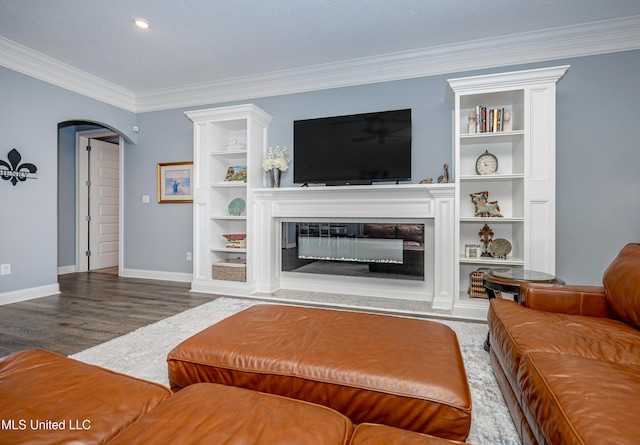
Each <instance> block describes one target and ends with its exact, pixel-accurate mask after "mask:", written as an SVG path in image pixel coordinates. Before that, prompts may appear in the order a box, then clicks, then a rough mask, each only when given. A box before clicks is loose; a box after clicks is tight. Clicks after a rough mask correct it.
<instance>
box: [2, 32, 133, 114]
mask: <svg viewBox="0 0 640 445" xmlns="http://www.w3.org/2000/svg"><path fill="white" fill-rule="evenodd" d="M0 65H2V66H4V67H7V68H9V69H12V70H14V71H17V72H19V73H22V74H26V75H28V76H31V77H35V78H36V79H40V80H42V81H44V82H48V83H51V84H53V85H56V86H59V87H62V88H65V89H67V90H70V91H74V92H76V93H80V94H82V95H84V96H87V97H90V98H92V99H96V100H99V101H101V102H105V103H107V104H111V105H114V106H116V107H119V108H122V109H124V110H127V111H135V109H136V104H135V95H134V93H133V92H132V91H129V90H126V89H124V88H122V87H119V86H118V85H115V84H113V83H111V82H107V81H106V80H103V79H101V78H99V77H97V76H94V75H92V74H89V73H87V72H85V71H82V70H79V69H77V68H74V67H73V66H71V65H67V64H66V63H63V62H60V61H59V60H57V59H54V58H53V57H49V56H47V55H45V54H42V53H40V52H38V51H34V50H32V49H31V48H27V47H26V46H23V45H20V44H18V43H16V42H13V41H12V40H9V39H7V38H4V37H2V36H0Z"/></svg>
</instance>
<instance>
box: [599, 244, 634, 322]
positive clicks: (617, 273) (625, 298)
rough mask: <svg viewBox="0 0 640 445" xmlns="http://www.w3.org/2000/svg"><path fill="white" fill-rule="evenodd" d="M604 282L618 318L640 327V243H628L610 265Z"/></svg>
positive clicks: (610, 304)
mask: <svg viewBox="0 0 640 445" xmlns="http://www.w3.org/2000/svg"><path fill="white" fill-rule="evenodd" d="M602 282H603V284H604V288H605V291H606V293H607V301H608V302H609V306H610V307H611V309H612V310H613V313H614V314H615V316H616V317H617V318H619V319H620V320H622V321H624V322H625V323H627V324H630V325H631V326H633V327H635V328H636V329H640V244H627V245H626V246H625V247H624V248H622V250H621V251H620V253H619V254H618V256H617V257H616V258H615V259H614V260H613V262H612V263H611V264H610V265H609V267H608V268H607V270H606V271H605V273H604V276H603V279H602Z"/></svg>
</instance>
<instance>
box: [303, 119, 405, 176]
mask: <svg viewBox="0 0 640 445" xmlns="http://www.w3.org/2000/svg"><path fill="white" fill-rule="evenodd" d="M409 180H411V110H410V109H407V110H393V111H382V112H376V113H363V114H352V115H347V116H333V117H324V118H318V119H306V120H297V121H294V123H293V182H294V183H296V184H310V183H321V184H326V185H351V184H372V183H374V182H387V181H409Z"/></svg>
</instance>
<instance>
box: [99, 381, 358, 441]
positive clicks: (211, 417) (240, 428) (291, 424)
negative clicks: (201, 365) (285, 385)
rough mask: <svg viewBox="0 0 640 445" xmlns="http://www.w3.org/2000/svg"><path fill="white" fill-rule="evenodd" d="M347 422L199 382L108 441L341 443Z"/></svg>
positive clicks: (297, 404) (307, 406) (304, 406)
mask: <svg viewBox="0 0 640 445" xmlns="http://www.w3.org/2000/svg"><path fill="white" fill-rule="evenodd" d="M352 428H353V425H352V424H351V422H350V421H349V419H347V418H346V417H345V416H343V415H341V414H338V413H337V412H335V411H333V410H331V409H329V408H326V407H323V406H319V405H314V404H311V403H307V402H302V401H299V400H292V399H287V398H284V397H280V396H275V395H270V394H263V393H259V392H256V391H251V390H248V389H241V388H234V387H230V386H223V385H216V384H213V383H200V384H196V385H191V386H189V387H188V388H185V389H183V390H182V391H180V392H178V393H176V394H174V395H172V396H171V397H170V398H169V400H167V401H166V402H164V403H162V404H161V405H160V406H158V407H157V408H156V409H154V410H153V411H151V412H150V413H149V414H147V415H146V416H144V417H143V418H142V419H140V420H138V421H137V422H136V423H134V424H132V425H131V426H130V427H129V428H128V429H127V430H125V431H124V432H122V433H121V434H120V435H118V436H117V437H116V438H115V439H114V440H113V441H111V442H110V443H109V444H110V445H116V444H122V445H130V444H160V443H162V444H165V443H166V444H185V445H186V444H189V445H193V444H227V445H234V444H237V445H254V444H255V445H258V444H260V445H263V444H264V445H269V444H278V445H287V444H291V445H299V444H318V445H344V444H346V443H347V442H348V441H349V437H350V436H351V432H352Z"/></svg>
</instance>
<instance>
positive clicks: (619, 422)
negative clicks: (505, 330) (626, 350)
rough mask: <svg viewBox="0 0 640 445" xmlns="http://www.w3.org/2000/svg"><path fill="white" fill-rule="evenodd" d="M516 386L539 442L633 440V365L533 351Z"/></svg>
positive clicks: (636, 381) (638, 369) (636, 374)
mask: <svg viewBox="0 0 640 445" xmlns="http://www.w3.org/2000/svg"><path fill="white" fill-rule="evenodd" d="M518 386H519V387H520V389H521V397H522V402H523V406H524V411H525V415H526V417H527V420H528V421H529V423H530V424H531V425H535V426H536V427H537V428H535V431H536V433H535V434H536V436H537V437H536V439H537V441H538V443H541V444H543V443H554V444H555V443H557V444H563V445H571V444H587V443H611V444H616V445H623V444H629V445H631V444H636V443H638V438H639V437H640V423H639V422H638V419H637V417H638V413H640V398H639V397H638V394H640V366H638V365H626V364H621V363H613V362H607V361H601V360H594V359H590V358H585V357H577V356H571V355H559V354H553V353H538V352H532V353H530V354H528V355H527V356H525V357H524V358H523V359H522V361H521V364H520V369H519V371H518Z"/></svg>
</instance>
